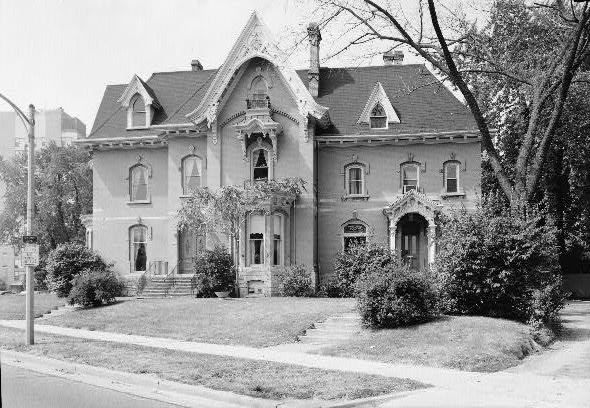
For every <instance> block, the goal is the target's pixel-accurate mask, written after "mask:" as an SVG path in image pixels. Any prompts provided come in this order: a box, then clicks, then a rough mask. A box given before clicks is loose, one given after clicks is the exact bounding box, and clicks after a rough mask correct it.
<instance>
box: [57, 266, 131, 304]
mask: <svg viewBox="0 0 590 408" xmlns="http://www.w3.org/2000/svg"><path fill="white" fill-rule="evenodd" d="M72 284H73V285H72V289H71V291H70V294H69V296H68V302H69V303H70V304H71V305H73V304H79V305H82V306H84V307H96V306H100V305H102V304H104V303H110V302H113V301H114V300H115V297H116V296H121V295H122V293H123V289H124V285H123V282H122V281H121V279H120V278H119V276H118V275H117V274H116V273H115V272H113V271H111V270H96V271H94V270H91V269H87V270H85V271H83V272H82V273H80V274H79V275H77V276H76V277H74V279H73V281H72Z"/></svg>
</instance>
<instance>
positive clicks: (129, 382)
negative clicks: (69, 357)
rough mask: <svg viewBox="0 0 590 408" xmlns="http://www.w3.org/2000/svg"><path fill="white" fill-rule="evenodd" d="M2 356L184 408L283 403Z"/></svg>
mask: <svg viewBox="0 0 590 408" xmlns="http://www.w3.org/2000/svg"><path fill="white" fill-rule="evenodd" d="M0 356H1V359H0V362H1V363H2V364H6V365H10V366H14V367H19V368H24V369H27V370H31V371H35V372H39V373H42V374H47V375H51V376H55V377H60V378H65V379H68V380H72V381H78V382H81V383H85V384H89V385H93V386H97V387H101V388H108V389H111V390H115V391H119V392H123V393H126V394H131V395H136V396H139V397H142V398H147V399H152V400H157V401H161V402H165V403H169V404H175V405H179V406H183V407H203V408H205V407H210V408H238V407H253V408H274V407H277V406H279V405H281V403H280V402H278V401H272V400H262V399H259V398H254V397H248V396H243V395H238V394H234V393H231V392H228V391H216V390H212V389H209V388H205V387H202V386H196V385H188V384H182V383H178V382H174V381H168V380H163V379H159V378H157V377H155V376H152V375H142V374H132V373H126V372H122V371H115V370H109V369H106V368H102V367H94V366H91V365H87V364H78V363H72V362H66V361H62V360H56V359H53V358H47V357H39V356H35V355H31V354H28V353H21V352H16V351H12V350H5V349H0Z"/></svg>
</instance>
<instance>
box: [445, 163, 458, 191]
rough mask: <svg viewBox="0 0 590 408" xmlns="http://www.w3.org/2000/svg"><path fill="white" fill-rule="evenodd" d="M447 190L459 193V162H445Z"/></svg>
mask: <svg viewBox="0 0 590 408" xmlns="http://www.w3.org/2000/svg"><path fill="white" fill-rule="evenodd" d="M445 191H446V192H447V193H457V192H458V191H459V163H455V162H450V163H446V164H445Z"/></svg>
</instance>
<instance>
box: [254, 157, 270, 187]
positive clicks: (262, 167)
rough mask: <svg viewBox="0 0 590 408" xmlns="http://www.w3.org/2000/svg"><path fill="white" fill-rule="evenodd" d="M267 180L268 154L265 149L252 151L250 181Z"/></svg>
mask: <svg viewBox="0 0 590 408" xmlns="http://www.w3.org/2000/svg"><path fill="white" fill-rule="evenodd" d="M268 179H269V152H268V150H266V149H254V150H253V151H252V181H266V180H268Z"/></svg>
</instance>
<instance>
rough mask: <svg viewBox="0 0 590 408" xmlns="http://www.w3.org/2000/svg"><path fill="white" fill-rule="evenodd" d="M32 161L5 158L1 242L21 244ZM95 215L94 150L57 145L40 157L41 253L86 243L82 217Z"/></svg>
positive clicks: (0, 163)
mask: <svg viewBox="0 0 590 408" xmlns="http://www.w3.org/2000/svg"><path fill="white" fill-rule="evenodd" d="M26 163H27V159H26V155H24V154H17V155H16V156H14V157H12V158H1V157H0V180H1V181H2V182H3V183H4V184H5V185H6V193H5V196H4V208H3V209H2V213H1V214H0V241H4V242H11V243H13V244H14V245H19V244H20V236H21V235H22V233H23V226H24V221H25V217H26V207H27V202H26V197H27V166H26ZM91 211H92V170H91V168H90V157H89V154H88V152H86V151H83V150H80V149H77V148H75V147H58V146H56V145H55V144H50V145H49V146H47V147H45V148H43V149H42V150H41V151H39V152H37V153H36V171H35V225H34V232H35V233H36V234H37V235H38V236H39V243H40V246H41V253H43V254H44V253H47V252H48V251H50V250H51V249H53V248H55V247H56V246H57V245H58V244H61V243H63V242H72V241H78V242H83V240H84V232H85V229H84V226H83V225H82V223H81V220H80V216H81V215H83V214H87V213H89V212H91Z"/></svg>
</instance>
